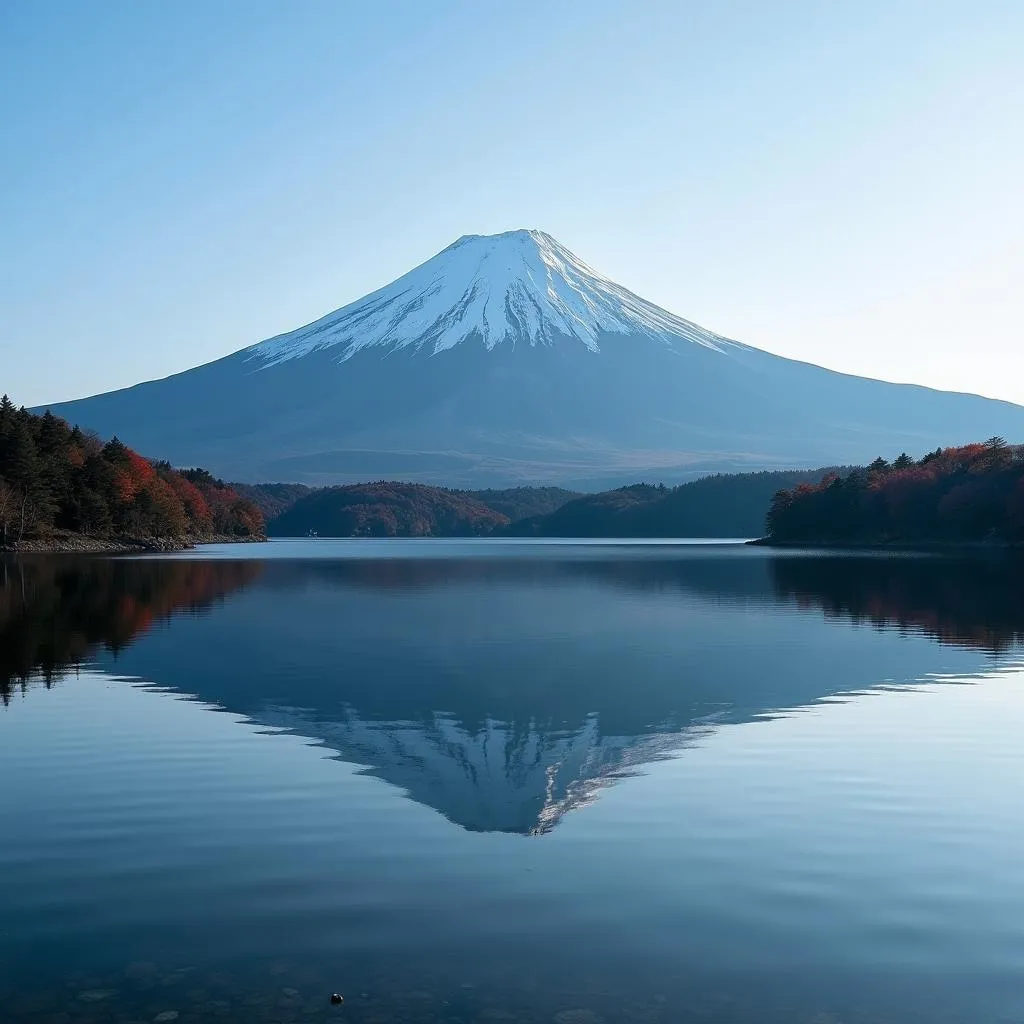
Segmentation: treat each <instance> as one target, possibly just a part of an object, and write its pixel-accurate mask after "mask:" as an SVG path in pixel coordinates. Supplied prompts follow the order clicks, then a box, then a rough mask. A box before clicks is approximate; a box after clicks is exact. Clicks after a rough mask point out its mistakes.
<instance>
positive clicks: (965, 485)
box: [766, 437, 1024, 545]
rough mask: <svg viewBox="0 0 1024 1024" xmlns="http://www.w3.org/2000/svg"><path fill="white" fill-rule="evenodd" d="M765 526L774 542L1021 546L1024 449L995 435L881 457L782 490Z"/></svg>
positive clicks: (1023, 501)
mask: <svg viewBox="0 0 1024 1024" xmlns="http://www.w3.org/2000/svg"><path fill="white" fill-rule="evenodd" d="M766 527H767V531H768V541H769V542H770V543H800V544H835V543H840V544H878V545H895V544H955V543H960V544H963V543H982V542H989V543H1004V544H1006V543H1011V544H1020V543H1022V542H1024V445H1008V444H1007V443H1006V441H1004V440H1003V439H1002V438H1001V437H992V438H989V440H987V441H985V442H983V443H979V444H968V445H963V446H961V447H958V448H937V449H936V450H935V451H933V452H930V453H929V454H927V455H925V456H924V458H922V459H918V460H915V459H913V458H911V456H909V455H907V454H906V453H903V454H901V455H900V456H899V457H898V458H896V459H894V460H893V461H892V462H887V461H886V460H885V459H883V458H878V459H876V460H875V461H874V462H872V463H871V465H870V466H864V467H861V468H857V469H853V470H851V471H849V472H847V473H833V474H829V475H827V476H826V477H825V478H824V479H822V480H821V481H820V482H819V483H817V484H810V483H803V484H799V485H797V486H796V487H795V488H792V489H788V490H780V491H779V492H778V493H777V494H776V495H775V496H774V498H773V499H772V502H771V506H770V508H769V510H768V516H767V521H766Z"/></svg>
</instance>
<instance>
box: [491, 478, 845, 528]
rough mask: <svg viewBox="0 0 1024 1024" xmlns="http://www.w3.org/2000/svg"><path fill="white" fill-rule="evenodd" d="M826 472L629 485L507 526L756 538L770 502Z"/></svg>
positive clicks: (580, 499)
mask: <svg viewBox="0 0 1024 1024" xmlns="http://www.w3.org/2000/svg"><path fill="white" fill-rule="evenodd" d="M829 472H830V471H829V470H827V469H815V470H782V471H765V472H761V473H731V474H719V475H717V476H709V477H704V478H702V479H700V480H694V481H692V482H690V483H686V484H680V485H679V486H678V487H672V488H669V487H664V486H661V485H652V484H633V485H632V486H630V487H620V488H618V489H616V490H614V491H603V492H601V493H600V494H586V495H583V496H581V497H579V498H576V499H575V500H573V501H570V502H567V503H566V504H564V505H562V506H561V507H560V508H558V509H557V510H556V511H554V512H552V513H551V514H549V515H546V516H535V517H532V518H529V519H525V520H522V521H520V522H517V523H512V524H511V526H509V527H508V528H507V529H506V530H505V531H504V532H505V533H506V534H510V535H513V536H526V537H759V536H761V535H762V534H763V533H764V523H765V515H766V513H767V511H768V506H769V505H770V504H771V500H772V496H773V495H774V494H775V493H776V492H777V491H778V490H780V489H781V488H787V487H794V486H796V485H797V484H800V483H804V482H807V483H810V484H816V483H817V482H819V481H820V480H822V479H823V478H824V477H825V475H826V474H827V473H829Z"/></svg>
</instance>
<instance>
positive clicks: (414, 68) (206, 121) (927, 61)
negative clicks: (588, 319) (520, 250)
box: [0, 0, 1024, 405]
mask: <svg viewBox="0 0 1024 1024" xmlns="http://www.w3.org/2000/svg"><path fill="white" fill-rule="evenodd" d="M1022 52H1024V3H1021V2H1020V0H1009V2H996V0H977V2H971V3H969V2H967V0H960V2H957V3H949V2H944V0H926V2H915V0H885V2H875V0H861V2H858V3H856V4H852V3H850V4H835V3H826V2H816V3H802V2H799V0H790V2H787V3H784V4H765V3H763V2H761V0H752V2H748V3H741V2H735V3H731V2H728V0H723V2H720V3H715V4H707V3H706V2H703V0H702V2H699V3H690V2H687V0H668V2H664V3H659V2H653V0H614V2H613V0H558V2H557V3H551V2H549V0H544V2H541V0H517V2H510V0H472V2H471V0H465V2H464V0H436V2H432V3H422V2H420V0H372V2H371V0H363V2H357V0H323V2H320V0H293V2H290V3H288V4H283V3H280V2H278V0H272V2H270V0H177V2H176V3H173V4H158V3H139V2H137V0H104V2H103V3H97V4H83V3H80V2H78V0H45V2H42V3H35V4H13V3H10V4H4V5H0V128H2V131H0V391H7V392H9V393H10V394H11V396H12V397H13V398H14V400H15V401H16V402H18V403H19V404H22V403H23V404H26V405H34V404H39V403H43V402H54V401H60V400H66V399H71V398H77V397H82V396H85V395H89V394H94V393H97V392H101V391H108V390H111V389H113V388H117V387H123V386H127V385H130V384H134V383H137V382H138V381H141V380H147V379H152V378H155V377H162V376H166V375H167V374H170V373H174V372H177V371H179V370H184V369H187V368H189V367H191V366H195V365H198V364H200V363H203V362H207V361H209V360H211V359H215V358H218V357H219V356H222V355H225V354H227V353H229V352H232V351H234V350H236V349H239V348H241V347H243V346H245V345H248V344H251V343H253V342H256V341H259V340H261V339H263V338H267V337H270V336H272V335H274V334H277V333H281V332H283V331H287V330H290V329H292V328H295V327H297V326H299V325H301V324H304V323H307V322H309V321H310V320H313V319H315V318H317V317H319V316H321V315H322V314H324V313H326V312H328V311H330V310H332V309H336V308H338V307H340V306H342V305H345V304H346V303H348V302H350V301H352V300H354V299H357V298H359V297H361V296H362V295H364V294H365V293H367V292H369V291H371V290H373V289H375V288H378V287H380V286H382V285H384V284H386V283H388V282H389V281H391V280H393V279H394V278H395V277H398V276H399V275H400V274H402V273H404V272H405V271H407V270H409V269H410V268H411V267H412V266H414V265H416V264H418V263H421V262H423V261H424V260H425V259H427V258H429V257H430V256H432V255H433V254H434V253H435V252H437V251H439V250H440V249H442V248H444V247H445V246H446V245H448V244H449V243H450V242H452V241H453V240H455V239H456V238H458V237H459V236H460V235H463V234H477V233H491V232H497V231H504V230H509V229H512V228H522V227H525V228H540V229H542V230H544V231H547V232H549V233H551V234H553V235H554V236H555V237H556V238H558V239H559V241H561V242H562V243H563V244H564V245H566V246H568V247H569V248H570V249H572V250H573V251H574V252H576V253H577V254H578V255H579V256H580V257H581V258H582V259H583V260H584V261H586V262H587V263H589V264H591V265H592V266H593V267H595V268H597V269H598V270H600V271H601V272H602V273H604V274H606V275H607V276H609V277H611V278H613V279H614V280H616V281H617V282H618V283H620V284H622V285H625V286H626V287H628V288H631V289H632V290H633V291H635V292H638V293H639V294H640V295H642V296H643V297H645V298H647V299H649V300H651V301H653V302H656V303H658V304H659V305H661V306H664V307H665V308H666V309H668V310H670V311H672V312H674V313H677V314H679V315H681V316H684V317H686V318H688V319H690V320H694V321H696V322H697V323H699V324H701V325H702V326H704V327H707V328H709V329H711V330H714V331H717V332H718V333H720V334H725V335H727V336H729V337H733V338H737V339H739V340H741V341H744V342H747V343H748V344H751V345H756V346H758V347H760V348H765V349H768V350H769V351H772V352H776V353H779V354H782V355H786V356H791V357H794V358H797V359H804V360H809V361H811V362H815V363H819V364H821V365H824V366H828V367H831V368H834V369H838V370H843V371H847V372H852V373H858V374H863V375H866V376H872V377H879V378H882V379H885V380H893V381H912V382H915V383H921V384H927V385H931V386H934V387H939V388H945V389H950V390H960V391H975V392H978V393H980V394H984V395H990V396H994V397H1001V398H1007V399H1010V400H1013V401H1017V402H1021V403H1024V335H1022V328H1021V325H1022V323H1024V286H1022V284H1024V115H1022V111H1024V60H1022V59H1021V53H1022Z"/></svg>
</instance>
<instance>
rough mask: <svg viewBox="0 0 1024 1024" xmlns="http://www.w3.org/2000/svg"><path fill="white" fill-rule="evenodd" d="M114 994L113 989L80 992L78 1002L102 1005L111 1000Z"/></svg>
mask: <svg viewBox="0 0 1024 1024" xmlns="http://www.w3.org/2000/svg"><path fill="white" fill-rule="evenodd" d="M113 994H114V990H113V989H109V988H91V989H88V990H87V991H85V992H79V993H78V1001H79V1002H81V1003H100V1002H102V1001H103V1000H104V999H109V998H110V997H111V996H112V995H113Z"/></svg>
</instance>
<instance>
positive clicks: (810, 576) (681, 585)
mask: <svg viewBox="0 0 1024 1024" xmlns="http://www.w3.org/2000/svg"><path fill="white" fill-rule="evenodd" d="M1019 568H1020V567H1019V565H1018V564H1017V563H1016V562H1011V561H1008V560H1006V559H1002V560H999V559H990V560H981V559H972V560H965V559H948V558H935V557H870V556H858V557H842V556H821V557H812V556H804V555H785V556H781V557H780V556H771V555H761V554H754V555H749V556H748V555H745V554H744V555H736V554H733V555H729V554H723V553H722V552H721V551H719V552H718V553H717V554H716V553H715V552H714V551H711V550H707V551H703V552H698V553H696V554H694V553H690V554H688V555H686V556H683V557H665V556H664V555H661V556H659V555H657V553H653V554H652V552H651V551H650V550H648V551H646V552H643V553H642V555H641V556H640V557H636V556H633V555H630V554H629V553H624V552H622V551H620V552H618V553H616V554H614V555H611V556H607V555H606V556H603V557H559V556H557V555H555V556H551V555H549V556H548V557H544V558H537V557H533V558H520V559H508V558H505V559H486V558H464V559H460V558H431V559H396V558H388V559H381V560H354V559H344V560H324V561H315V560H308V561H266V562H261V561H247V560H225V561H203V560H161V559H151V560H146V559H130V560H119V559H89V560H81V559H79V560H60V559H34V560H20V561H16V562H12V561H8V562H5V563H4V564H3V566H2V570H0V582H2V586H0V641H2V644H0V650H2V651H3V654H2V656H0V695H2V696H3V698H4V700H5V701H8V700H10V697H11V693H12V690H13V689H14V688H16V687H19V686H20V687H22V688H24V687H26V686H28V685H30V683H31V682H32V681H33V680H38V681H42V682H44V683H45V684H46V685H47V686H49V685H51V684H52V682H53V681H54V680H55V679H57V678H59V676H60V674H61V673H62V672H66V671H67V670H68V669H69V668H71V667H73V666H76V665H80V664H83V663H85V664H90V663H92V664H97V665H98V666H99V667H101V668H103V669H104V670H106V671H108V672H111V673H114V674H120V675H125V676H129V677H132V678H138V679H141V680H144V681H146V682H152V683H155V684H157V685H159V686H160V687H169V688H172V689H176V690H178V691H180V692H182V693H184V694H187V695H189V696H191V697H194V698H195V699H197V700H200V701H203V702H205V703H207V704H210V705H212V706H214V707H216V708H218V709H223V710H226V711H230V712H232V713H235V714H240V715H244V716H246V717H247V718H249V719H250V720H252V721H254V722H257V723H260V724H264V725H267V726H272V727H275V728H284V729H287V730H289V731H292V732H295V733H297V734H299V735H303V736H307V737H309V738H312V739H314V740H316V741H319V742H321V743H323V744H324V745H325V746H326V747H327V748H329V749H330V750H333V751H335V752H336V756H337V757H339V758H341V759H343V760H345V761H348V762H351V763H355V764H359V765H360V766H363V768H364V770H365V771H367V772H368V773H371V774H374V775H376V776H378V777H380V778H382V779H384V780H385V781H387V782H389V783H390V784H392V785H394V786H397V787H399V788H400V789H402V790H403V791H404V792H405V793H407V794H408V795H409V796H410V797H411V798H412V799H414V800H416V801H418V802H420V803H422V804H424V805H426V806H429V807H432V808H434V809H436V810H437V811H439V812H440V813H442V814H443V815H444V816H445V817H447V818H448V819H449V820H450V821H452V822H454V823H457V824H459V825H461V826H462V827H464V828H466V829H469V830H472V831H498V832H511V833H520V834H525V835H538V834H543V833H545V832H548V831H550V830H551V829H552V828H553V827H555V825H557V823H558V822H559V821H560V820H561V819H562V817H563V816H564V814H565V813H566V812H567V811H568V810H571V809H572V808H574V807H579V806H581V805H584V804H586V803H589V802H591V801H592V800H593V799H594V798H595V797H596V796H597V795H598V794H599V793H600V791H601V790H602V789H603V788H604V787H606V786H607V785H609V784H611V783H613V782H614V781H615V780H616V779H619V778H621V777H623V776H624V775H628V774H630V773H632V772H634V771H636V770H638V769H639V768H640V767H641V766H642V765H644V764H647V763H650V762H652V761H655V760H658V759H661V758H664V757H669V756H674V755H677V754H678V753H680V752H681V751H682V750H683V749H685V748H686V747H687V746H689V745H692V744H693V743H699V742H700V741H701V738H702V737H703V736H704V735H705V734H706V733H707V732H708V730H710V729H714V728H719V727H721V726H722V725H724V724H726V723H729V722H742V721H751V720H755V719H757V718H760V717H764V716H766V715H770V714H771V713H773V712H775V711H778V710H779V709H785V708H793V707H798V706H807V705H810V704H813V703H814V702H816V701H818V700H821V699H823V698H826V697H830V696H832V695H835V694H839V693H843V692H849V691H853V690H861V689H864V688H866V687H869V686H872V685H877V684H893V683H895V684H905V683H912V682H915V681H917V680H918V679H920V678H922V677H923V676H926V675H928V674H942V673H947V672H957V673H959V674H961V675H962V674H965V673H966V674H970V673H972V672H978V671H984V670H987V669H991V668H993V667H995V666H997V665H998V664H999V663H1000V660H1001V659H1002V658H1004V657H1005V656H1007V654H1008V652H1010V651H1012V650H1013V649H1014V648H1015V646H1016V645H1018V644H1019V642H1020V640H1021V638H1022V634H1024V595H1022V592H1021V589H1020V587H1019V586H1018V581H1019V579H1020V574H1019ZM214 609H216V612H215V613H214ZM822 613H823V614H822ZM865 623H866V624H868V625H870V626H873V627H875V630H869V631H868V632H867V633H865V632H864V631H863V630H858V629H849V628H845V629H844V628H840V629H837V628H836V627H837V625H838V626H843V625H844V624H855V625H856V624H865ZM156 624H162V625H163V626H164V628H161V629H154V628H153V627H154V625H156ZM876 630H877V631H881V632H882V633H884V634H886V637H887V639H886V642H882V643H880V642H879V640H878V635H877V632H875V631H876ZM935 640H937V641H940V643H939V644H935V643H934V642H933V641H935ZM915 641H916V642H915ZM950 648H952V649H953V652H955V653H956V656H955V657H952V656H951V654H950V653H949V649H950ZM944 650H945V651H946V653H943V652H944Z"/></svg>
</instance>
